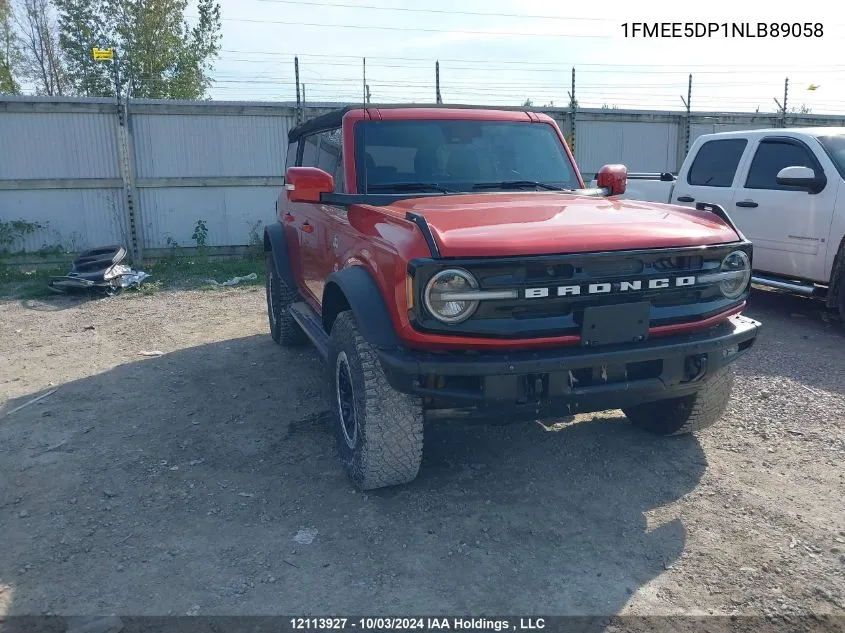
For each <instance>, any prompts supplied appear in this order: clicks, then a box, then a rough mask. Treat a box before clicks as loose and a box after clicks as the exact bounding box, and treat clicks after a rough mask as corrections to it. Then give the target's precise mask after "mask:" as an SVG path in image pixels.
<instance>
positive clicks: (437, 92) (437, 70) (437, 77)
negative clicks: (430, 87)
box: [434, 60, 443, 103]
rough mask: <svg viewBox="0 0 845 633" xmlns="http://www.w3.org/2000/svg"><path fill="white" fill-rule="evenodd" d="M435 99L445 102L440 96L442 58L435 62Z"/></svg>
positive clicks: (438, 101) (437, 101)
mask: <svg viewBox="0 0 845 633" xmlns="http://www.w3.org/2000/svg"><path fill="white" fill-rule="evenodd" d="M434 85H435V88H434V100H435V102H436V103H443V98H442V97H441V96H440V60H437V61H436V62H434Z"/></svg>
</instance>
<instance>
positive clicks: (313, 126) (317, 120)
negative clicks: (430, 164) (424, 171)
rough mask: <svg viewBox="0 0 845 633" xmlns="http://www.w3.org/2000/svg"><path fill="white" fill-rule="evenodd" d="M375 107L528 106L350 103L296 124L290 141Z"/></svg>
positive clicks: (511, 108)
mask: <svg viewBox="0 0 845 633" xmlns="http://www.w3.org/2000/svg"><path fill="white" fill-rule="evenodd" d="M365 108H366V109H374V110H384V109H387V108H408V109H418V108H431V109H444V110H521V111H525V110H526V108H524V107H513V106H510V107H509V106H496V107H486V108H485V107H483V106H477V105H463V104H457V105H452V104H449V105H447V104H445V103H440V104H417V103H391V104H386V105H385V104H373V103H368V104H367V105H363V104H358V105H349V106H346V107H344V108H338V109H337V110H332V111H331V112H327V113H326V114H321V115H320V116H318V117H314V118H313V119H309V120H308V121H306V122H305V123H302V124H301V125H298V126H296V127H295V128H293V129H291V131H290V132H288V142H290V143H293V142H294V141H297V140H299V139H300V138H301V137H303V136H307V135H309V134H313V133H314V132H320V131H322V130H330V129H332V128H336V127H340V125H341V123H342V122H343V116H344V115H345V114H346V113H347V112H349V111H350V110H361V109H365Z"/></svg>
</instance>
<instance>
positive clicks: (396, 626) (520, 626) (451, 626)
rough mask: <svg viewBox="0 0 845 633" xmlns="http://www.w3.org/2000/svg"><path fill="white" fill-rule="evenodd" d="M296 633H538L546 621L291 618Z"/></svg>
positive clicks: (531, 619)
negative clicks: (335, 632) (338, 632)
mask: <svg viewBox="0 0 845 633" xmlns="http://www.w3.org/2000/svg"><path fill="white" fill-rule="evenodd" d="M290 625H291V628H292V629H294V630H297V631H317V630H322V631H325V630H338V629H358V630H361V631H373V630H375V631H414V630H416V631H531V630H534V631H539V630H542V629H544V628H545V627H546V622H545V619H544V618H517V619H515V620H498V619H487V618H442V617H441V618H437V617H435V618H340V617H333V618H291V619H290Z"/></svg>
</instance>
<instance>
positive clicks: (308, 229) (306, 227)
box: [300, 222, 314, 233]
mask: <svg viewBox="0 0 845 633" xmlns="http://www.w3.org/2000/svg"><path fill="white" fill-rule="evenodd" d="M300 228H301V229H302V230H303V231H305V232H306V233H313V232H314V227H313V226H311V225H310V224H308V222H304V223H303V224H302V226H301V227H300Z"/></svg>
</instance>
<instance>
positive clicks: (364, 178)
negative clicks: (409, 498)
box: [264, 106, 760, 489]
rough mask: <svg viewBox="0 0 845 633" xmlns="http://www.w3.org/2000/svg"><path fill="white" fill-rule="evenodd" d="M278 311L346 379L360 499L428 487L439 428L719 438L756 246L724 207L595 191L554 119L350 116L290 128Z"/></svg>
mask: <svg viewBox="0 0 845 633" xmlns="http://www.w3.org/2000/svg"><path fill="white" fill-rule="evenodd" d="M288 140H289V146H288V154H287V165H286V173H285V183H286V184H285V192H284V193H283V194H282V195H281V196H279V199H278V201H277V203H276V207H277V216H278V217H277V219H278V221H277V222H274V223H273V224H271V225H268V226H267V227H265V233H264V250H265V252H266V263H267V311H268V314H269V319H270V329H271V332H272V336H273V339H274V340H275V341H276V342H277V343H279V344H281V345H286V346H289V345H295V344H299V343H302V342H305V341H307V340H310V341H311V343H313V345H315V346H316V348H317V350H318V351H319V352H320V354H321V355H322V356H323V357H325V358H326V359H327V361H328V369H329V375H330V380H331V392H332V402H331V406H332V410H333V417H334V427H335V431H336V434H337V440H338V447H339V451H340V457H341V460H342V462H343V465H344V467H345V469H346V471H347V474H348V475H349V477H350V478H351V479H352V480H353V481H354V483H355V484H356V485H357V486H358V487H360V488H361V489H372V488H378V487H382V486H390V485H396V484H401V483H405V482H408V481H410V480H412V479H414V478H415V477H416V475H417V472H418V470H419V466H420V461H421V459H422V448H423V422H424V420H427V419H429V418H431V417H433V416H436V415H440V416H443V415H446V416H448V417H451V418H453V419H454V418H458V417H461V416H481V417H484V418H493V417H502V416H505V417H507V418H510V419H517V418H520V419H526V418H527V419H528V420H541V419H548V418H555V417H558V418H559V417H563V416H569V415H572V414H576V413H580V412H589V411H599V410H606V409H617V408H618V409H622V410H623V411H624V413H625V415H626V416H627V417H628V419H629V420H630V421H631V422H632V423H633V424H634V425H636V426H638V427H641V428H643V429H645V430H647V431H651V432H653V433H656V434H659V435H672V434H679V433H689V432H691V431H695V430H698V429H702V428H704V427H706V426H709V425H711V424H713V423H714V422H715V421H716V420H717V419H718V418H719V417H720V416H721V414H722V413H723V411H724V410H725V407H726V405H727V403H728V400H729V398H730V391H731V385H732V369H731V368H730V367H729V366H728V365H729V363H731V362H732V361H734V360H735V359H736V358H738V357H739V356H740V355H742V354H743V353H745V352H746V351H748V349H749V348H750V347H751V345H752V344H753V342H754V340H755V338H756V337H757V333H758V330H759V328H760V324H759V323H758V322H756V321H753V320H751V319H748V318H745V317H743V316H740V314H739V313H740V312H741V311H742V310H743V308H744V307H745V304H746V299H747V297H748V292H749V286H750V279H751V257H752V248H751V244H750V242H748V241H747V240H746V239H745V238H744V236H743V235H742V234H741V233H740V231H739V230H738V229H737V227H736V225H735V224H734V223H733V222H732V221H731V219H730V218H729V217H728V215H727V214H726V213H725V211H724V209H722V208H721V207H719V206H718V205H708V204H699V205H698V207H697V208H695V209H691V208H688V207H680V206H672V205H668V204H658V203H644V202H635V201H631V200H622V199H620V198H618V197H617V196H618V195H619V194H622V193H624V191H625V185H626V180H627V171H626V169H625V167H623V166H621V165H608V166H605V167H604V168H602V170H601V172H600V173H599V176H598V188H595V189H586V188H585V186H584V181H583V180H582V177H581V174H580V173H579V171H578V168H577V166H576V164H575V160H574V158H573V156H572V153H571V152H570V150H569V148H568V147H567V144H566V141H565V139H564V137H563V135H562V134H561V132H560V129H559V128H558V127H557V125H556V124H555V122H554V120H553V119H551V118H550V117H548V116H545V115H543V114H538V113H534V112H525V111H516V110H508V111H504V110H480V109H477V108H454V107H449V108H447V107H442V106H436V107H396V106H390V107H382V106H372V107H370V106H368V107H366V108H363V107H360V108H347V109H343V110H338V111H334V112H331V113H328V114H325V115H323V116H320V117H317V118H315V119H312V120H310V121H307V122H306V123H304V124H302V125H300V126H298V127H296V128H295V129H293V130H291V131H290V133H289V135H288Z"/></svg>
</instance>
